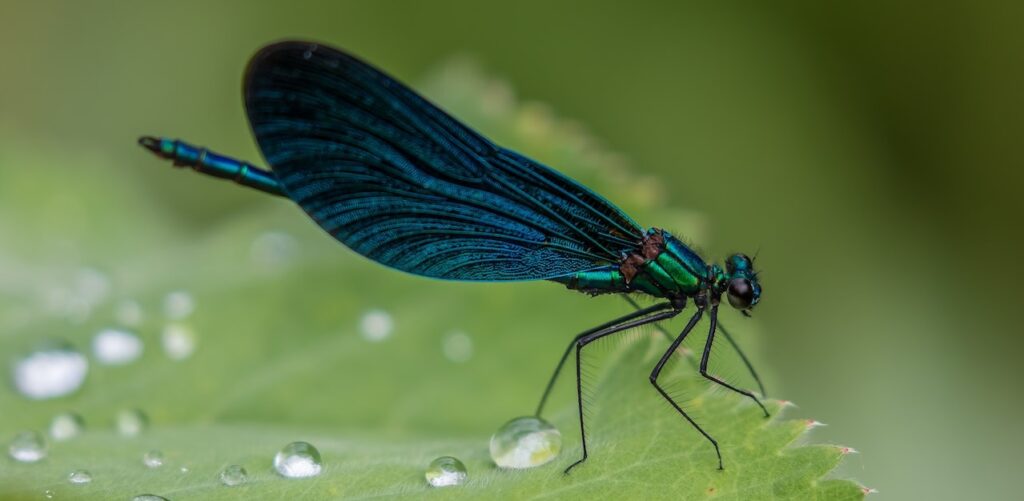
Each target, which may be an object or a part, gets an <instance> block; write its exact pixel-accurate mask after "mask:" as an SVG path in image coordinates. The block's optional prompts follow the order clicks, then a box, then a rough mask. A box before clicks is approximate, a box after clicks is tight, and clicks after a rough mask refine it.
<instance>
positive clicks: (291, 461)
mask: <svg viewBox="0 0 1024 501" xmlns="http://www.w3.org/2000/svg"><path fill="white" fill-rule="evenodd" d="M321 465H322V462H321V460H320V451H318V450H316V447H313V446H312V445H311V444H309V443H307V442H292V443H290V444H288V445H286V446H284V448H283V449H281V451H280V452H278V453H277V455H275V456H274V469H275V470H277V472H278V473H280V474H281V476H283V477H288V478H303V477H315V476H317V475H319V474H320V467H321Z"/></svg>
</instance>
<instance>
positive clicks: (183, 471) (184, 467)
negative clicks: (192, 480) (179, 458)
mask: <svg viewBox="0 0 1024 501" xmlns="http://www.w3.org/2000/svg"><path fill="white" fill-rule="evenodd" d="M178 471H180V472H181V474H182V475H184V474H186V473H188V472H190V471H192V470H190V469H188V466H182V467H181V468H178Z"/></svg>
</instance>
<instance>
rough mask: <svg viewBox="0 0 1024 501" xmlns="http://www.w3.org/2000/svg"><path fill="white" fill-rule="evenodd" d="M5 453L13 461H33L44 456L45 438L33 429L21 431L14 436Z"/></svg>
mask: <svg viewBox="0 0 1024 501" xmlns="http://www.w3.org/2000/svg"><path fill="white" fill-rule="evenodd" d="M7 453H8V454H10V456H11V458H12V459H14V460H15V461H19V462H22V463H35V462H36V461H39V460H41V459H43V458H45V457H46V440H44V439H43V436H42V435H40V434H39V433H37V432H34V431H23V432H21V433H19V434H17V435H15V436H14V440H11V445H10V446H8V448H7Z"/></svg>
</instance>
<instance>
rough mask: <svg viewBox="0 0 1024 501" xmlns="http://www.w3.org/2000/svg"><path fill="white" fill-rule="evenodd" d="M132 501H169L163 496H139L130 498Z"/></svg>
mask: <svg viewBox="0 0 1024 501" xmlns="http://www.w3.org/2000/svg"><path fill="white" fill-rule="evenodd" d="M132 501H170V500H169V499H167V498H165V497H163V496H157V495H156V494H139V495H138V496H135V497H133V498H132Z"/></svg>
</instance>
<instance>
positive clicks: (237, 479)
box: [220, 464, 249, 487]
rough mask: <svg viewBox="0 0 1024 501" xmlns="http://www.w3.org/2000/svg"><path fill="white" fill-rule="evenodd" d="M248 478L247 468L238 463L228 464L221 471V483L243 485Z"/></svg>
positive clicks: (230, 485) (232, 485)
mask: <svg viewBox="0 0 1024 501" xmlns="http://www.w3.org/2000/svg"><path fill="white" fill-rule="evenodd" d="M248 479H249V472H247V471H245V468H243V467H241V466H240V465H237V464H233V465H230V466H227V467H225V468H224V469H223V470H221V472H220V483H222V484H224V485H226V486H228V487H235V486H236V485H242V484H244V483H245V481H246V480H248Z"/></svg>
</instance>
